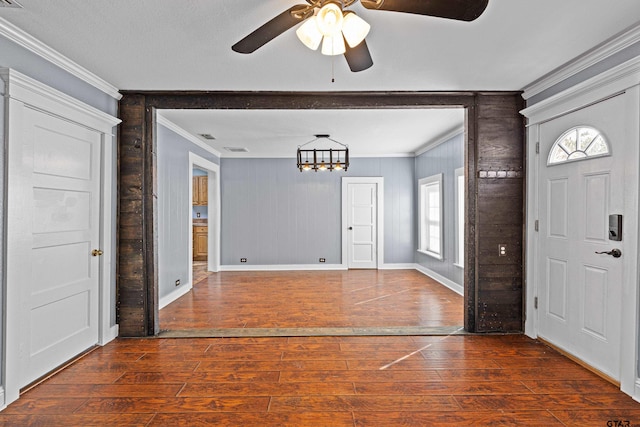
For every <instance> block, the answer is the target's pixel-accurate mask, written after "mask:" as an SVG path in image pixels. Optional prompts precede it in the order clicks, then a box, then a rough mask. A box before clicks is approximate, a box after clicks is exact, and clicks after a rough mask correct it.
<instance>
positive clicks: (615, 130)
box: [538, 96, 635, 380]
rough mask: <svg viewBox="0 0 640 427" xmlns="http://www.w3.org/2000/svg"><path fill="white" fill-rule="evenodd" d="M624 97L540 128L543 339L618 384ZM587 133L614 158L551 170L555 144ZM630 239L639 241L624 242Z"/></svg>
mask: <svg viewBox="0 0 640 427" xmlns="http://www.w3.org/2000/svg"><path fill="white" fill-rule="evenodd" d="M624 108H625V101H624V97H623V96H617V97H614V98H611V99H608V100H605V101H602V102H600V103H598V104H595V105H591V106H589V107H586V108H584V109H581V110H579V111H575V112H573V113H570V114H567V115H564V116H562V117H559V118H556V119H553V120H551V121H548V122H546V123H543V124H541V125H540V156H539V157H540V164H539V170H540V185H539V199H538V200H539V201H540V206H539V215H540V218H539V220H540V224H539V226H540V229H539V232H540V236H539V237H540V256H539V258H538V259H539V263H540V264H539V265H538V268H539V271H540V283H539V289H538V298H539V299H538V301H539V307H538V322H539V323H538V328H539V329H538V335H539V336H540V337H542V338H544V339H546V340H548V341H549V342H551V343H553V344H555V345H557V346H559V347H560V348H562V349H564V350H566V351H568V352H569V353H571V354H573V355H575V356H576V357H578V358H580V359H582V360H584V361H585V362H587V363H588V364H589V365H591V366H593V367H595V368H596V369H598V370H600V371H601V372H603V373H605V374H606V375H608V376H610V377H611V378H613V379H616V380H618V379H619V378H620V330H621V317H620V313H621V307H622V286H623V281H622V279H623V276H622V275H623V268H624V263H625V262H635V260H630V261H625V254H624V253H623V254H622V256H621V257H619V258H614V257H613V256H611V255H607V254H597V253H596V252H606V251H610V250H611V249H614V248H616V249H622V243H623V242H616V241H612V240H609V215H610V214H622V215H624V214H631V212H625V209H624V185H625V182H624V161H623V156H624V155H625V143H627V138H626V136H625V123H624V115H623V114H617V113H616V112H620V111H624ZM583 125H587V126H590V127H593V128H596V129H597V130H598V131H600V132H601V133H602V135H603V136H604V137H605V138H606V140H607V141H608V143H609V147H610V154H611V155H608V156H604V157H594V158H582V159H577V160H576V161H569V162H563V163H559V164H554V165H551V166H548V165H547V159H548V154H549V152H550V150H551V149H552V145H553V144H554V142H555V141H556V140H557V139H558V138H559V137H560V136H561V135H562V134H563V133H564V132H565V131H567V130H569V129H571V128H573V127H577V126H583ZM625 238H632V236H630V235H626V236H625V235H624V227H623V240H624V239H625Z"/></svg>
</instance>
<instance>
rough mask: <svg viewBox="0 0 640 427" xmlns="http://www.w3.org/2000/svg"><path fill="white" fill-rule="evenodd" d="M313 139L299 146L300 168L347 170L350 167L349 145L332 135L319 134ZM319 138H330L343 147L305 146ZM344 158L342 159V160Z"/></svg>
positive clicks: (315, 170) (331, 170) (304, 170)
mask: <svg viewBox="0 0 640 427" xmlns="http://www.w3.org/2000/svg"><path fill="white" fill-rule="evenodd" d="M314 136H315V138H314V139H312V140H311V141H309V142H307V143H304V144H302V145H299V146H298V156H297V157H298V163H297V166H298V169H299V170H300V172H306V171H311V170H312V171H314V172H318V171H327V170H328V171H329V172H333V171H334V170H336V171H346V170H347V168H348V167H349V146H348V145H345V144H343V143H341V142H338V141H336V140H335V139H332V138H331V137H330V135H327V134H318V135H314ZM319 139H328V140H329V141H332V142H334V143H336V144H338V145H340V146H341V147H343V148H308V149H303V147H304V146H306V145H309V144H311V143H312V142H316V141H317V140H319ZM340 159H342V160H340Z"/></svg>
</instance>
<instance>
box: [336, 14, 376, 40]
mask: <svg viewBox="0 0 640 427" xmlns="http://www.w3.org/2000/svg"><path fill="white" fill-rule="evenodd" d="M370 29H371V25H369V24H368V23H367V22H366V21H365V20H364V19H362V18H360V17H359V16H358V15H356V14H355V13H353V12H351V11H348V12H346V13H345V15H344V22H343V23H342V34H344V38H345V40H347V43H348V44H349V47H356V46H358V45H359V44H360V43H362V40H364V39H365V37H367V34H369V30H370Z"/></svg>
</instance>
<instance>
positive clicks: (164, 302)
mask: <svg viewBox="0 0 640 427" xmlns="http://www.w3.org/2000/svg"><path fill="white" fill-rule="evenodd" d="M192 287H193V286H191V283H185V285H184V286H181V287H179V288H178V289H176V290H175V291H173V292H171V293H170V294H169V295H165V296H163V297H162V298H160V301H158V308H159V309H160V310H162V309H163V308H165V307H166V306H168V305H169V304H171V303H172V302H174V301H175V300H177V299H178V298H180V297H181V296H183V295H185V294H187V293H189V291H190V290H191V288H192Z"/></svg>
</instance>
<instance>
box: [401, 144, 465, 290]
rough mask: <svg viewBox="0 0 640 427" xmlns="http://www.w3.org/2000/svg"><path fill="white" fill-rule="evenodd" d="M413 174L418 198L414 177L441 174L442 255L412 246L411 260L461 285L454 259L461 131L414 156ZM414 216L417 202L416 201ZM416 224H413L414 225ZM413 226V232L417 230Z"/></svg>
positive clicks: (461, 150)
mask: <svg viewBox="0 0 640 427" xmlns="http://www.w3.org/2000/svg"><path fill="white" fill-rule="evenodd" d="M415 165H416V166H415V167H416V176H415V179H414V182H413V188H414V197H415V200H418V180H419V179H421V178H426V177H429V176H432V175H435V174H438V173H442V174H443V178H442V185H443V193H444V194H443V196H444V197H443V200H444V206H443V215H444V217H443V227H444V257H443V259H441V260H439V259H436V258H433V257H431V256H429V255H425V254H423V253H420V252H417V251H416V250H417V245H416V246H415V247H414V253H415V262H416V263H418V264H420V265H421V266H423V267H425V268H428V269H429V270H431V271H434V272H436V273H438V274H439V275H441V276H444V277H446V278H447V279H449V280H451V281H453V282H455V283H457V284H459V285H462V284H463V283H464V270H463V269H462V268H460V267H458V266H456V265H454V261H455V254H454V251H455V243H454V242H455V207H454V206H455V196H456V191H455V183H456V181H455V170H456V169H458V168H461V167H463V166H464V134H460V135H458V136H455V137H453V138H451V139H449V140H448V141H445V142H444V143H442V144H440V145H438V146H436V147H434V148H432V149H431V150H429V151H427V152H425V153H422V154H421V155H419V156H418V157H416V158H415ZM415 209H416V218H417V211H418V207H417V203H416V208H415ZM416 227H417V226H416ZM417 232H418V231H417V229H416V233H417Z"/></svg>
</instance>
